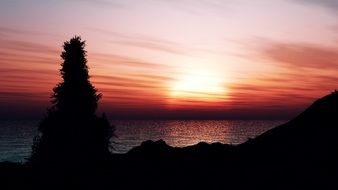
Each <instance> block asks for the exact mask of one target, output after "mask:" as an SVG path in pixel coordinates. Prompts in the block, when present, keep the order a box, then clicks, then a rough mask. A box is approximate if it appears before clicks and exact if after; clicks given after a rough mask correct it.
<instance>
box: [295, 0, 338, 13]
mask: <svg viewBox="0 0 338 190" xmlns="http://www.w3.org/2000/svg"><path fill="white" fill-rule="evenodd" d="M292 1H295V2H299V3H302V4H304V5H318V6H321V7H324V8H327V9H329V10H331V11H332V12H334V13H336V14H338V1H337V0H292Z"/></svg>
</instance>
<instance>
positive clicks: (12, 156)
mask: <svg viewBox="0 0 338 190" xmlns="http://www.w3.org/2000/svg"><path fill="white" fill-rule="evenodd" d="M38 123H39V121H38V120H2V121H0V162H3V161H12V162H21V163H23V162H25V161H26V158H28V157H29V155H30V154H31V146H32V143H33V138H34V136H36V135H37V134H38V130H37V126H38ZM111 123H112V125H114V126H115V133H116V135H117V137H114V138H113V139H112V140H113V141H114V142H115V143H114V144H113V147H114V150H113V152H114V153H126V152H128V151H129V150H130V149H132V148H133V147H135V146H139V145H140V144H141V143H142V142H143V141H146V140H153V141H156V140H160V139H163V140H164V141H165V142H166V143H167V144H169V145H171V146H174V147H185V146H189V145H194V144H197V143H199V142H201V141H204V142H207V143H213V142H221V143H225V144H233V145H236V144H240V143H243V142H245V141H247V140H248V139H250V138H255V137H256V136H258V135H260V134H262V133H264V132H265V131H267V130H269V129H272V128H274V127H276V126H278V125H280V124H283V123H285V121H284V120H112V121H111Z"/></svg>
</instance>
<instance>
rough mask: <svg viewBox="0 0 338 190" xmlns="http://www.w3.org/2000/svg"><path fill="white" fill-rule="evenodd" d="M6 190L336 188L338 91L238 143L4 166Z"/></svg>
mask: <svg viewBox="0 0 338 190" xmlns="http://www.w3.org/2000/svg"><path fill="white" fill-rule="evenodd" d="M0 181H1V184H0V185H1V186H2V188H0V189H6V188H7V189H18V188H21V189H39V188H42V189H60V188H66V187H75V188H82V189H84V188H86V189H283V190H289V189H320V190H322V189H338V93H337V92H334V93H332V94H330V95H328V96H326V97H323V98H321V99H319V100H317V101H316V102H314V103H313V104H312V105H311V106H310V107H309V108H308V109H307V110H305V111H304V112H303V113H302V114H300V115H299V116H297V117H296V118H295V119H293V120H291V121H290V122H288V123H286V124H284V125H281V126H278V127H276V128H274V129H272V130H270V131H268V132H266V133H264V134H262V135H261V136H259V137H257V138H255V139H252V140H249V141H247V142H245V143H243V144H241V145H238V146H231V145H224V144H220V143H214V144H206V143H203V142H201V143H199V144H197V145H194V146H190V147H185V148H174V147H170V146H168V145H167V144H166V143H165V142H164V141H156V142H153V141H146V142H144V143H142V145H141V146H139V147H136V148H134V149H132V150H131V151H130V152H128V153H127V154H123V155H112V158H111V160H110V161H107V162H105V163H101V164H99V165H95V166H87V165H86V166H75V165H69V166H64V167H60V166H48V167H32V166H29V165H20V164H16V163H1V164H0Z"/></svg>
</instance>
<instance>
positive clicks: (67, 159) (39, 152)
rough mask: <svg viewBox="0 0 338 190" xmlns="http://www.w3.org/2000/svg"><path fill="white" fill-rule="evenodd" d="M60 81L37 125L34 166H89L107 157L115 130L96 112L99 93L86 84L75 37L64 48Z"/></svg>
mask: <svg viewBox="0 0 338 190" xmlns="http://www.w3.org/2000/svg"><path fill="white" fill-rule="evenodd" d="M63 48H64V51H63V52H62V54H61V57H62V59H63V63H62V64H61V66H62V68H61V69H60V73H61V76H62V79H63V80H62V82H60V83H59V84H57V85H56V87H55V88H54V89H53V92H54V93H53V95H52V104H53V105H52V106H51V108H49V109H48V113H47V116H46V117H45V118H44V119H43V120H42V121H41V122H40V124H39V132H40V134H39V135H38V136H37V137H35V139H34V144H33V146H32V155H31V158H30V159H29V160H30V162H31V163H33V164H52V165H55V164H71V165H74V164H92V163H98V162H102V161H103V160H107V159H109V157H110V151H109V150H110V148H111V147H110V145H111V142H110V139H111V137H112V136H113V135H114V128H113V126H111V125H110V124H109V121H108V120H107V118H106V117H105V115H102V117H98V116H96V114H95V112H96V109H97V105H98V100H99V99H100V98H101V94H98V93H97V90H96V89H95V88H94V86H93V85H92V84H91V83H90V81H89V75H88V67H87V60H86V51H85V50H84V48H85V41H81V38H80V37H78V36H75V37H73V38H71V39H70V40H69V41H67V42H65V43H64V45H63Z"/></svg>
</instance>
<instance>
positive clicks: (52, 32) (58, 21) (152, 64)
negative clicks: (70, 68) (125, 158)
mask: <svg viewBox="0 0 338 190" xmlns="http://www.w3.org/2000/svg"><path fill="white" fill-rule="evenodd" d="M75 35H80V36H81V37H82V39H83V40H85V41H86V50H87V59H88V66H89V68H90V70H89V73H90V76H91V78H90V80H91V82H92V84H93V85H94V86H95V87H96V88H97V89H98V91H99V92H100V93H102V95H103V96H102V99H101V100H100V103H99V110H98V113H102V112H106V114H107V116H108V117H110V118H116V119H131V118H135V119H183V118H184V119H289V118H292V117H294V116H296V115H297V114H298V113H300V112H301V111H302V110H304V109H305V108H306V107H308V106H309V105H310V104H311V103H312V102H313V101H314V100H316V99H317V98H320V97H322V96H324V95H326V94H328V93H330V92H332V91H333V90H334V89H336V88H337V86H338V75H337V69H338V1H336V0H250V1H248V0H2V1H1V2H0V118H5V119H6V118H31V117H36V118H39V117H41V116H43V115H44V114H45V113H46V109H47V108H48V107H49V106H50V105H51V103H50V101H51V99H50V96H51V94H52V89H53V87H54V86H55V85H56V84H57V83H59V82H60V81H61V78H60V75H59V69H60V64H61V63H62V60H61V58H60V53H61V51H62V44H63V42H65V41H67V40H69V39H70V38H71V37H73V36H75Z"/></svg>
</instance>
